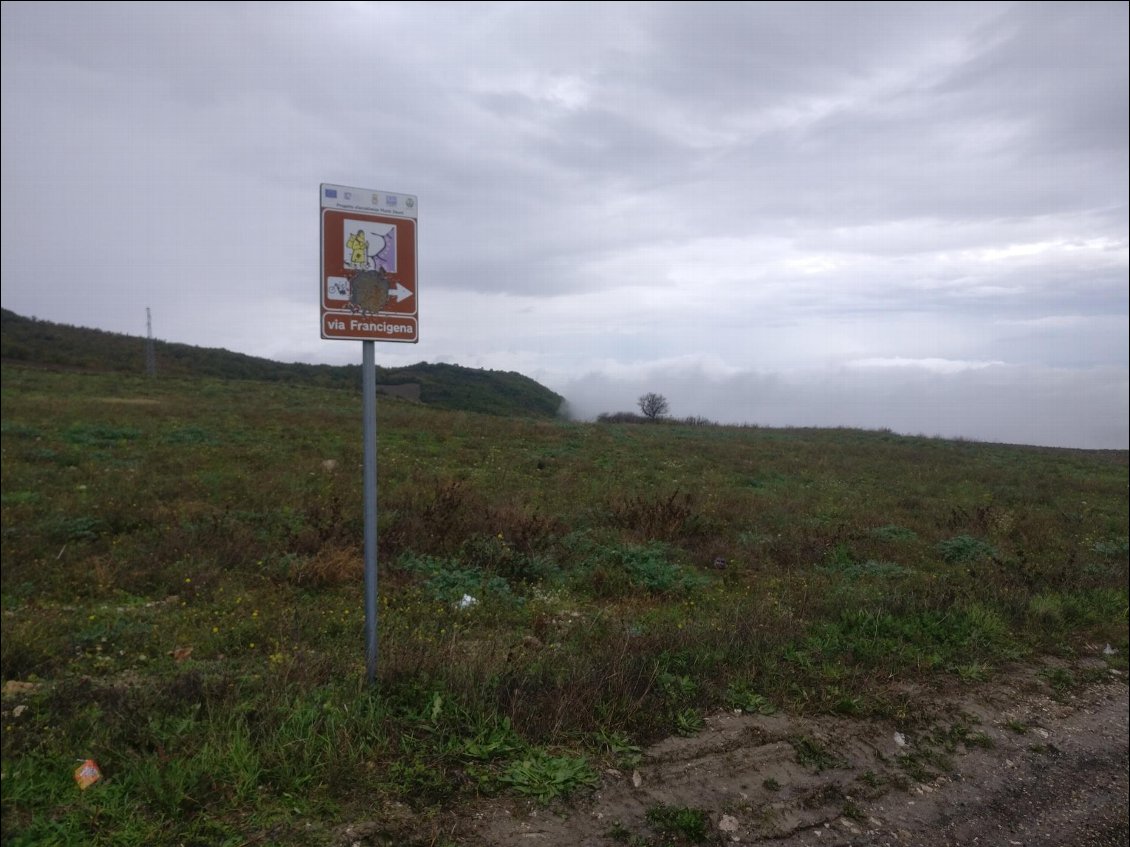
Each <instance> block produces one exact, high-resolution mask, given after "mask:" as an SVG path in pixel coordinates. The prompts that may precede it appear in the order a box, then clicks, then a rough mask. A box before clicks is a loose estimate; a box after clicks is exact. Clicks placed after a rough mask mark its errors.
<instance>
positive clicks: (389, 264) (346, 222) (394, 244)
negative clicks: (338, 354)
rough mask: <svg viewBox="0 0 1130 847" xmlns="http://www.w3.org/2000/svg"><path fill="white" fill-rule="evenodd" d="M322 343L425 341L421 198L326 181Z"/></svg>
mask: <svg viewBox="0 0 1130 847" xmlns="http://www.w3.org/2000/svg"><path fill="white" fill-rule="evenodd" d="M318 194H319V197H320V210H321V281H320V288H321V295H320V298H319V300H320V302H321V326H322V330H321V331H322V338H342V339H348V340H351V341H408V342H415V341H418V340H419V325H418V320H419V307H418V303H419V297H418V290H417V287H416V285H417V279H416V198H415V196H413V195H411V194H397V193H394V192H391V191H374V190H372V189H369V188H350V187H348V186H344V185H329V184H326V183H323V184H322V185H321V186H320V188H319V191H318Z"/></svg>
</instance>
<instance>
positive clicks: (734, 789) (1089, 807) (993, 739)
mask: <svg viewBox="0 0 1130 847" xmlns="http://www.w3.org/2000/svg"><path fill="white" fill-rule="evenodd" d="M1109 673H1110V676H1109V681H1106V682H1101V683H1097V684H1094V685H1091V686H1089V687H1087V688H1086V689H1084V690H1081V691H1076V692H1075V693H1074V694H1072V695H1068V696H1066V697H1063V698H1058V699H1057V698H1056V697H1055V696H1053V692H1052V690H1051V689H1050V688H1049V687H1048V686H1047V684H1046V682H1044V679H1043V677H1041V676H1040V675H1039V674H1038V673H1037V669H1029V670H1026V671H1018V672H1016V673H1015V674H1013V675H1011V676H1010V677H1009V678H1008V680H1007V683H1004V684H996V685H993V686H990V687H986V688H984V689H982V690H980V691H978V692H976V693H975V694H972V695H970V694H965V695H963V696H960V697H959V696H955V697H954V698H953V699H951V700H948V701H946V702H939V703H938V704H937V707H936V714H935V712H934V711H933V710H932V711H931V718H932V720H931V721H930V722H929V723H930V725H931V728H930V729H929V730H918V731H917V732H915V731H911V730H906V731H904V732H902V733H899V732H898V730H899V727H897V726H895V725H893V724H891V725H888V724H881V723H875V722H865V721H858V720H851V719H848V718H829V717H819V718H791V717H785V716H777V715H774V716H760V715H737V714H730V713H722V714H716V715H714V716H712V717H711V718H710V719H709V720H708V722H707V728H706V730H704V731H703V732H700V733H698V734H697V735H695V736H694V737H692V738H671V739H667V740H665V741H663V742H661V743H659V744H657V745H655V746H654V747H652V748H650V749H648V750H647V751H646V752H645V754H644V757H643V760H642V761H641V763H640V765H639V767H638V768H637V769H635V772H620V771H610V772H607V773H606V774H605V775H604V784H603V786H602V788H601V790H600V791H598V792H597V793H596V794H595V795H594V796H593V797H591V798H590V799H588V800H585V801H580V802H578V803H577V804H575V805H573V806H568V807H559V808H552V809H545V808H539V807H537V806H535V805H532V804H521V803H513V802H493V803H490V804H486V805H484V806H482V807H481V808H479V809H477V810H476V811H475V812H474V814H473V818H472V820H470V821H467V820H464V821H463V822H462V824H463V825H462V826H459V827H457V831H458V833H459V834H458V835H457V836H456V838H458V841H459V843H464V844H468V845H476V847H487V846H488V845H489V847H517V845H554V847H574V846H575V847H615V845H623V844H626V843H628V844H630V843H632V841H633V839H634V840H635V843H636V844H648V845H659V844H670V843H675V844H683V843H689V842H685V841H683V842H680V841H678V840H673V841H672V840H664V839H663V838H661V837H660V836H661V833H659V832H657V831H656V829H655V828H654V827H653V826H652V825H651V824H649V823H648V821H647V818H646V814H647V811H648V809H650V808H654V807H656V806H657V805H658V804H665V805H667V806H679V807H683V806H685V807H692V808H696V809H702V810H705V811H707V812H708V814H709V820H710V830H711V831H710V834H709V836H708V841H707V842H706V843H710V844H732V845H737V847H742V845H765V844H771V845H778V846H779V847H801V846H802V845H804V847H813V845H822V846H823V847H847V845H852V846H853V847H862V845H892V846H893V845H900V847H901V845H921V847H943V845H945V846H946V847H949V845H955V847H956V845H978V847H997V845H1000V847H1017V845H1023V847H1036V845H1063V847H1114V845H1118V846H1119V847H1121V845H1127V844H1130V838H1128V834H1127V832H1128V819H1127V809H1128V807H1130V790H1128V783H1127V767H1128V756H1127V751H1128V744H1130V742H1128V731H1127V724H1128V717H1127V716H1128V710H1130V704H1128V699H1127V686H1126V684H1125V680H1124V678H1123V677H1122V676H1121V675H1117V674H1116V673H1115V672H1113V671H1112V672H1109ZM798 745H799V746H798ZM799 751H807V752H808V753H809V755H807V756H805V755H803V754H801V753H800V752H799ZM798 758H799V759H801V760H803V763H801V762H798ZM453 834H454V833H453Z"/></svg>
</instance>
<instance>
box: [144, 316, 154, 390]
mask: <svg viewBox="0 0 1130 847" xmlns="http://www.w3.org/2000/svg"><path fill="white" fill-rule="evenodd" d="M145 332H146V338H145V373H146V375H147V376H157V350H156V348H155V347H154V346H153V317H152V316H151V315H150V314H149V307H148V306H146V307H145Z"/></svg>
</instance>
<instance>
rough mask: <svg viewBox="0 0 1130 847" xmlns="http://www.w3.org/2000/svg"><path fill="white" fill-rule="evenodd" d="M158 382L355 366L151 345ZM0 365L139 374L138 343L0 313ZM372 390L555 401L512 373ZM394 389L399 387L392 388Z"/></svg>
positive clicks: (446, 403)
mask: <svg viewBox="0 0 1130 847" xmlns="http://www.w3.org/2000/svg"><path fill="white" fill-rule="evenodd" d="M154 347H155V351H156V356H157V373H158V378H161V377H202V376H203V377H216V378H220V379H249V380H256V381H263V382H297V383H302V384H306V385H318V386H322V387H325V388H349V389H356V388H357V387H358V386H360V384H361V366H360V365H307V364H301V363H285V362H274V361H271V360H270V359H261V358H258V357H256V356H247V355H244V354H243V353H233V352H231V351H229V350H222V349H218V348H212V347H195V346H193V345H191V344H174V343H170V342H168V341H155V342H154ZM0 359H3V361H4V362H5V363H11V364H24V365H28V366H32V367H50V368H60V369H66V370H89V371H100V372H105V371H110V372H118V373H129V374H142V373H144V372H145V339H144V338H142V337H140V336H134V335H125V334H122V333H117V332H106V331H104V330H100V329H87V328H85V327H76V326H68V325H66V324H57V323H52V322H50V321H41V320H37V319H36V318H25V317H23V316H21V315H17V314H16V313H15V312H12V311H10V310H8V309H2V310H0ZM377 384H378V390H381V389H391V390H389V391H388V392H387V393H395V394H397V395H399V396H401V397H412V398H415V397H417V396H418V398H419V400H420V402H421V403H424V404H425V405H428V406H437V407H440V408H444V409H455V410H463V411H469V412H484V413H486V414H492V415H506V416H526V417H553V416H554V415H556V414H557V412H558V410H559V409H560V407H561V404H562V402H563V398H562V397H561V396H560V395H559V394H556V393H554V392H553V391H550V390H549V389H548V388H546V387H545V386H544V385H541V384H540V383H538V382H535V381H534V380H532V379H530V378H529V377H526V376H523V375H522V374H519V373H514V372H513V371H489V370H479V369H476V368H464V367H461V366H459V365H446V364H427V363H425V362H421V363H419V364H416V365H412V366H410V367H406V368H381V367H378V368H377ZM398 387H399V388H398Z"/></svg>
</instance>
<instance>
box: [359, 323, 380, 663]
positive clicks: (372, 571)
mask: <svg viewBox="0 0 1130 847" xmlns="http://www.w3.org/2000/svg"><path fill="white" fill-rule="evenodd" d="M373 344H374V342H372V341H362V342H361V345H362V358H361V393H362V395H363V400H364V402H363V403H362V409H363V417H364V425H363V429H364V432H363V437H364V439H365V452H364V463H365V471H364V479H365V483H364V484H365V648H366V649H365V675H366V678H367V679H368V681H369V682H370V683H373V682H375V681H376V679H377V368H376V362H375V353H374V350H373Z"/></svg>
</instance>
